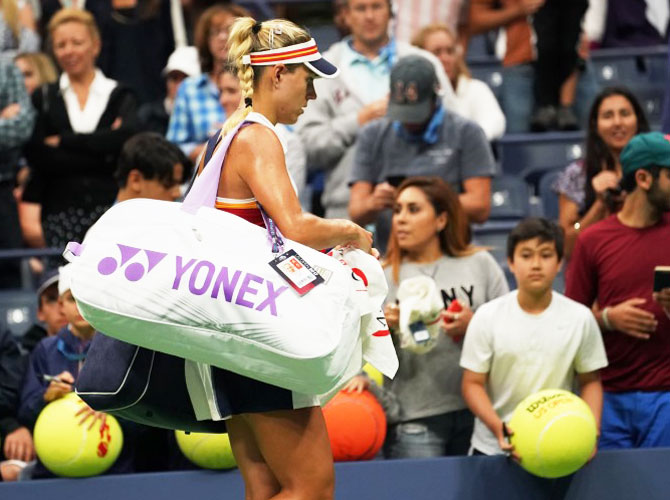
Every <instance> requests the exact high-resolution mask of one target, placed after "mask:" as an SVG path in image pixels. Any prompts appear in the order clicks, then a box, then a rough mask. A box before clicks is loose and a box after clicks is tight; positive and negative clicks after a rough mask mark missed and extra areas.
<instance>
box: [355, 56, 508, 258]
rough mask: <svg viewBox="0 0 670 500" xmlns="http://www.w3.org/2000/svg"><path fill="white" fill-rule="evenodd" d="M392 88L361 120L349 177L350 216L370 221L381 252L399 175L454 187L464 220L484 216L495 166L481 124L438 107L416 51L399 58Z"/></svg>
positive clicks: (429, 68) (427, 66)
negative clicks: (379, 108) (377, 113)
mask: <svg viewBox="0 0 670 500" xmlns="http://www.w3.org/2000/svg"><path fill="white" fill-rule="evenodd" d="M390 88H391V97H390V103H389V109H388V113H387V117H386V118H382V119H380V120H375V121H373V122H371V123H370V124H368V125H366V126H365V127H364V128H363V129H362V130H361V133H360V135H359V137H358V141H357V144H356V153H355V156H354V167H353V171H352V173H351V176H350V184H351V199H350V201H349V215H350V216H351V218H352V220H353V221H354V222H356V223H358V224H370V223H372V222H375V223H376V232H375V245H376V246H377V248H379V249H380V251H383V249H384V248H385V245H386V242H387V241H388V235H389V231H390V225H391V210H390V209H391V208H392V207H393V203H394V202H393V200H394V198H395V192H396V191H395V189H396V188H395V186H397V185H398V184H399V183H400V182H399V181H402V179H404V178H405V177H411V176H415V175H435V176H438V177H441V178H442V179H443V180H445V181H447V182H449V183H450V184H451V186H452V187H453V188H454V190H456V191H457V192H458V193H459V196H458V198H459V201H460V203H461V205H462V207H463V211H464V212H465V214H466V216H467V218H468V219H469V220H470V221H474V222H483V221H485V220H486V219H487V218H488V214H489V210H490V208H491V177H492V176H493V175H495V173H496V165H495V162H494V161H493V155H492V154H491V148H490V146H489V144H488V141H487V140H486V136H485V135H484V132H483V131H482V129H481V128H480V127H479V126H478V125H477V124H475V123H473V122H471V121H469V120H466V119H464V118H461V117H460V116H458V115H457V114H455V113H453V112H451V111H449V110H447V109H445V108H444V106H443V105H442V102H441V99H440V97H439V96H438V94H437V88H438V87H437V78H436V75H435V70H434V68H433V65H432V64H431V63H430V62H429V61H427V60H426V59H424V58H423V57H421V56H407V57H404V58H402V59H400V60H399V61H398V63H397V64H396V65H395V66H394V68H393V70H392V71H391V87H390Z"/></svg>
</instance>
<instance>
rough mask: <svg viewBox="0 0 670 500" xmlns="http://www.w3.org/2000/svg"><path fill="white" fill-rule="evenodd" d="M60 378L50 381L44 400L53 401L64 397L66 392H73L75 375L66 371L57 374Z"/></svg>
mask: <svg viewBox="0 0 670 500" xmlns="http://www.w3.org/2000/svg"><path fill="white" fill-rule="evenodd" d="M56 377H57V378H59V379H60V382H59V381H58V380H52V381H51V382H49V386H48V387H47V390H46V392H45V393H44V401H46V402H47V403H51V402H52V401H54V400H56V399H58V398H62V397H63V396H65V395H66V394H68V393H70V392H72V384H74V377H73V376H72V374H71V373H70V372H68V371H64V372H61V373H59V374H58V375H56Z"/></svg>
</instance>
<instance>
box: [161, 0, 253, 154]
mask: <svg viewBox="0 0 670 500" xmlns="http://www.w3.org/2000/svg"><path fill="white" fill-rule="evenodd" d="M245 15H247V11H246V10H245V9H243V8H241V7H238V6H236V5H230V4H224V5H214V6H212V7H210V8H209V9H207V10H206V11H205V12H203V13H202V15H201V16H200V19H198V24H197V26H196V28H195V46H196V47H197V49H198V55H199V56H200V69H201V71H202V74H201V75H199V76H192V77H190V78H186V79H185V80H184V81H183V82H182V84H181V85H180V86H179V89H178V90H177V97H176V98H175V103H174V108H173V110H172V115H171V116H170V123H169V125H168V131H167V138H168V140H169V141H171V142H174V143H175V144H177V145H178V146H179V147H180V148H181V150H182V151H183V152H184V153H185V154H186V155H188V157H189V159H190V160H191V161H192V162H193V163H195V162H196V160H197V159H198V156H200V153H202V151H203V150H204V148H205V145H206V143H207V139H208V138H209V136H210V135H212V134H213V133H214V132H216V131H217V130H218V129H220V128H221V125H222V124H223V122H224V121H225V119H226V115H225V113H224V111H223V108H222V107H221V104H220V103H219V89H218V87H217V82H218V77H219V73H221V71H222V70H223V67H224V65H225V64H226V61H227V58H228V48H227V43H228V33H229V31H230V27H231V25H232V24H233V21H234V20H235V19H236V18H237V17H242V16H245Z"/></svg>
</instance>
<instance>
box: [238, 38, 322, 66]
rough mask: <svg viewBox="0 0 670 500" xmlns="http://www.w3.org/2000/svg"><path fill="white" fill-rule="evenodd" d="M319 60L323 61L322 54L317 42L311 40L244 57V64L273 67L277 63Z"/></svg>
mask: <svg viewBox="0 0 670 500" xmlns="http://www.w3.org/2000/svg"><path fill="white" fill-rule="evenodd" d="M319 59H321V54H319V48H318V47H317V46H316V41H315V40H314V39H313V38H310V39H309V41H307V42H303V43H297V44H295V45H289V46H287V47H281V48H278V49H270V50H263V51H261V52H252V53H251V54H246V55H244V56H242V64H251V65H252V66H272V65H274V64H277V63H286V64H294V63H304V62H312V61H317V60H319Z"/></svg>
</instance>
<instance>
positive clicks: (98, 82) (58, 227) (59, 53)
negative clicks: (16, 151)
mask: <svg viewBox="0 0 670 500" xmlns="http://www.w3.org/2000/svg"><path fill="white" fill-rule="evenodd" d="M49 32H50V34H51V38H52V41H53V47H54V54H55V56H56V60H57V62H58V65H59V66H60V67H61V69H62V70H63V74H62V75H61V76H60V79H59V81H58V83H55V84H51V85H49V86H47V88H46V90H45V92H44V93H42V92H35V94H34V95H33V105H34V107H35V109H36V110H37V113H38V117H37V123H36V126H35V130H34V132H33V136H32V138H31V141H30V143H29V145H28V146H27V147H26V148H25V154H26V158H27V160H28V163H29V164H30V166H31V168H32V169H33V173H32V174H31V178H30V180H29V182H28V185H27V186H26V189H25V191H24V195H23V202H24V203H25V204H26V205H25V206H24V207H22V210H21V213H22V217H23V219H22V224H21V225H22V227H23V228H25V231H24V238H25V240H26V242H27V243H28V244H29V245H30V246H34V247H44V246H48V247H56V248H63V247H65V245H66V244H67V243H68V242H69V241H81V239H82V237H83V235H84V233H85V232H86V230H87V229H88V228H89V227H90V226H91V225H92V224H93V223H94V222H95V221H96V220H97V218H98V217H99V216H100V215H101V214H102V213H103V212H104V211H105V210H106V209H107V208H108V207H109V206H110V205H111V204H112V202H113V201H114V196H115V195H116V188H115V186H114V180H113V177H112V172H113V171H114V167H115V165H116V158H117V156H118V154H119V151H120V150H121V146H122V145H123V143H124V142H125V141H126V139H127V138H128V137H130V136H131V135H133V133H134V131H135V127H136V101H135V97H134V96H133V94H132V92H131V91H130V90H129V89H128V88H126V87H124V86H123V85H121V84H119V83H117V82H116V81H114V80H110V79H109V78H107V77H105V75H103V74H102V72H101V71H100V70H99V69H97V68H96V66H95V58H96V57H97V55H98V53H99V52H100V35H99V33H98V29H97V27H96V25H95V22H94V21H93V17H92V16H91V14H89V13H88V12H86V11H83V10H79V9H63V10H61V11H59V12H58V13H57V14H56V15H55V16H54V17H53V18H51V21H50V23H49Z"/></svg>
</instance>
